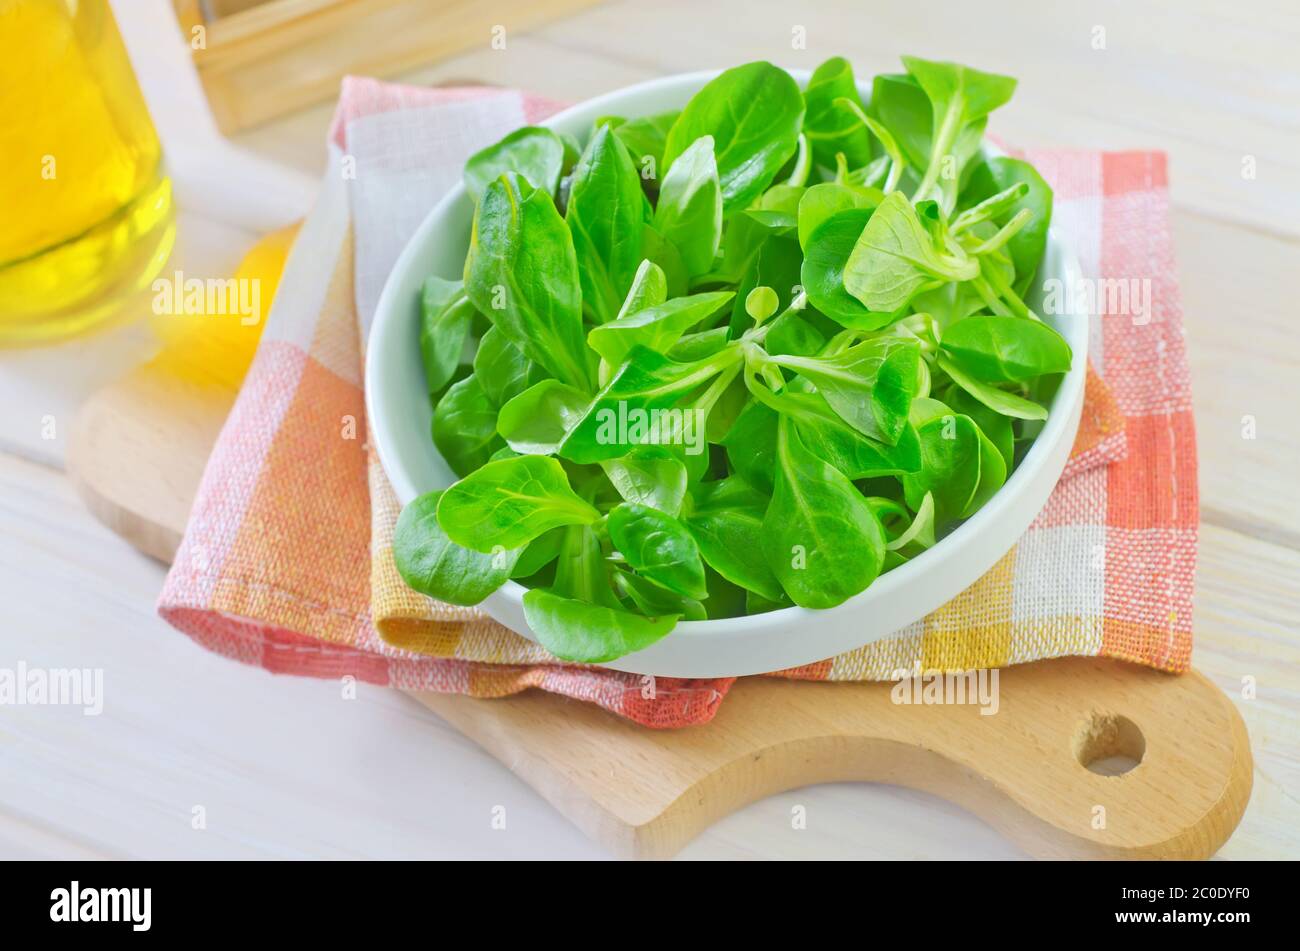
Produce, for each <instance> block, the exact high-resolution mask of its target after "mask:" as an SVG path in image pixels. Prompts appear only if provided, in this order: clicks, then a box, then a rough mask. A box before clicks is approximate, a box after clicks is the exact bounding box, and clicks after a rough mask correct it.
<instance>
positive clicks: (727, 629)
mask: <svg viewBox="0 0 1300 951" xmlns="http://www.w3.org/2000/svg"><path fill="white" fill-rule="evenodd" d="M779 68H782V69H784V70H785V71H786V72H787V73H789V74H790V75H791V76H792V77H793V78H794V79H795V81H796V82H798V83H799V84H800V87H801V88H802V87H804V86H805V85H806V83H807V82H808V80H809V78H810V76H811V71H810V70H807V69H792V68H787V67H779ZM721 72H723V70H721V69H709V70H697V71H693V72H688V73H673V74H670V75H667V76H659V77H655V78H652V79H648V80H645V81H643V82H639V83H634V84H632V85H629V86H623V87H620V88H619V89H615V90H611V91H610V92H606V93H602V94H601V95H599V96H595V97H593V98H591V99H586V100H583V101H582V102H578V103H575V104H574V105H572V106H569V107H568V108H566V109H563V110H561V111H560V112H557V113H555V114H554V115H552V116H549V117H547V118H546V119H544V120H542V121H540V122H538V123H536V124H537V125H540V126H543V127H546V128H555V127H557V126H559V127H562V126H564V125H567V124H569V123H571V122H573V121H575V120H583V121H586V122H588V123H589V122H590V121H591V120H592V119H594V117H596V116H599V115H602V114H606V113H611V112H613V113H616V114H617V108H614V109H611V107H618V106H620V105H621V104H623V103H624V102H625V101H626V100H627V99H629V98H634V97H636V96H637V95H639V94H649V93H654V92H658V91H663V90H665V89H668V90H670V91H675V90H677V89H679V88H690V87H692V86H694V88H696V89H698V88H699V87H701V86H703V85H704V84H705V83H707V82H708V81H709V80H710V79H712V78H714V77H715V76H717V75H718V74H719V73H721ZM857 85H858V89H859V93H860V94H861V95H864V96H867V97H869V96H870V92H871V84H870V82H868V83H866V84H865V85H864V83H863V82H862V81H858V83H857ZM584 117H586V118H584ZM981 149H982V151H984V152H985V153H986V154H989V155H993V156H997V155H1003V154H1005V152H1004V151H1003V150H1002V149H1000V148H998V147H997V146H996V145H995V144H994V143H992V142H990V141H989V140H988V139H985V140H984V142H983V143H982V145H981ZM464 195H465V184H464V182H463V181H459V182H457V183H456V184H455V185H454V186H452V187H451V188H450V189H449V190H448V191H447V193H446V194H445V195H444V196H443V197H442V198H441V199H440V200H439V201H437V202H436V203H435V204H434V205H433V207H432V208H430V210H429V212H428V213H427V214H426V215H425V217H424V219H423V220H422V221H421V223H420V225H419V227H417V228H416V230H415V231H414V232H413V233H412V235H411V237H410V239H409V240H408V241H407V243H406V245H405V247H403V249H402V251H401V253H400V254H399V255H398V257H397V260H396V261H395V262H394V264H393V267H392V270H391V271H390V272H389V274H388V277H387V278H386V280H385V282H384V287H383V290H382V292H381V293H380V296H379V300H378V302H377V304H376V306H375V313H374V319H373V321H372V324H371V327H370V330H369V332H368V334H367V347H366V358H365V374H364V389H365V403H366V413H367V417H368V418H369V419H370V420H371V432H372V434H373V437H374V443H375V449H376V451H377V453H378V456H379V461H380V465H381V466H382V468H383V470H384V473H385V475H386V476H387V478H388V479H389V482H390V483H391V484H392V486H393V491H394V493H395V494H396V495H397V498H398V501H399V502H400V503H401V504H402V505H406V504H407V503H408V502H409V501H410V500H411V499H412V498H415V497H416V496H418V495H419V494H421V491H420V489H419V488H418V487H417V486H416V485H415V484H414V480H413V479H412V478H411V476H410V474H409V473H408V472H407V471H406V470H405V469H404V468H403V467H402V466H401V465H399V464H398V463H399V459H398V458H397V447H396V446H395V445H393V444H392V442H390V440H389V439H387V438H386V432H385V430H384V428H383V427H382V426H379V425H376V421H377V420H380V419H383V418H385V416H384V415H383V414H385V413H387V412H390V411H392V410H393V409H400V408H399V407H390V406H389V405H388V404H389V401H388V399H387V398H386V397H385V396H384V395H383V388H382V387H381V386H380V385H379V374H380V367H379V363H380V361H379V359H378V358H377V357H376V356H375V354H376V353H377V352H380V351H381V348H380V347H378V346H376V345H375V343H376V338H377V337H378V336H379V335H380V333H381V330H380V327H381V324H385V323H386V322H388V321H392V320H396V319H397V315H398V313H399V306H398V302H397V301H395V300H394V299H393V298H395V297H396V294H397V291H396V285H397V283H398V276H399V275H402V274H404V273H405V272H407V271H409V270H410V269H411V268H412V267H414V266H416V265H417V264H418V260H417V259H418V256H419V251H420V249H421V248H422V246H423V245H424V244H425V242H426V241H427V240H428V238H429V232H431V231H433V230H434V226H435V224H436V223H437V222H438V220H439V219H440V218H441V217H442V216H443V215H444V214H446V212H447V209H449V208H450V207H451V206H453V205H454V204H455V203H457V202H459V201H461V200H462V198H463V197H464ZM1047 241H1048V248H1049V251H1050V250H1054V251H1055V253H1056V254H1057V255H1058V256H1059V259H1060V271H1061V272H1062V277H1063V282H1064V283H1065V285H1066V286H1067V287H1069V286H1074V284H1075V283H1077V281H1078V279H1079V278H1081V277H1082V269H1081V268H1080V265H1079V262H1078V258H1077V256H1076V255H1075V253H1074V251H1073V249H1072V248H1071V247H1070V246H1069V245H1068V244H1067V243H1065V242H1064V241H1062V240H1061V238H1060V233H1059V232H1058V230H1057V229H1056V227H1055V226H1050V227H1049V229H1048V239H1047ZM1056 316H1057V317H1058V318H1061V319H1064V320H1065V321H1067V322H1068V324H1070V325H1073V327H1074V331H1075V332H1074V333H1073V334H1072V335H1071V334H1069V333H1066V331H1065V329H1063V328H1058V329H1061V332H1062V334H1063V335H1064V336H1066V338H1067V340H1069V343H1070V346H1071V349H1072V350H1073V361H1072V363H1071V366H1070V369H1069V371H1068V372H1066V373H1065V374H1064V375H1063V377H1062V380H1061V384H1060V386H1058V388H1057V390H1056V392H1055V394H1053V397H1052V401H1051V403H1050V406H1049V413H1048V419H1047V422H1046V423H1045V424H1044V426H1043V429H1042V430H1041V431H1040V432H1039V433H1038V434H1037V436H1035V438H1034V441H1033V444H1032V445H1031V446H1030V447H1029V449H1028V451H1027V452H1026V453H1025V456H1024V458H1023V459H1021V460H1020V463H1019V465H1017V466H1016V468H1015V470H1014V471H1013V472H1012V473H1011V474H1010V476H1008V478H1007V480H1006V482H1004V483H1003V485H1002V486H1001V487H1000V488H999V489H998V491H997V492H996V493H994V495H993V496H992V497H991V498H990V499H989V500H988V501H987V502H986V503H985V504H984V506H983V507H982V508H980V510H979V511H978V512H976V513H975V514H974V515H972V516H971V517H970V518H968V519H965V520H964V521H962V522H961V523H960V524H959V525H957V526H956V527H955V528H954V529H953V530H952V531H950V532H949V533H948V534H947V535H945V536H944V537H943V538H941V539H939V540H938V541H937V542H936V543H935V545H934V546H933V547H931V548H929V549H927V550H925V551H924V552H922V553H921V554H919V555H917V556H916V557H914V558H911V559H909V560H908V561H906V562H904V563H903V564H901V565H899V566H897V567H895V568H891V569H890V570H889V571H886V572H884V573H882V574H881V575H879V576H878V577H877V578H876V579H875V580H874V581H873V582H872V583H871V584H870V585H869V586H868V587H867V588H865V589H864V590H862V591H860V592H859V593H858V594H856V595H854V596H853V597H851V598H849V599H848V600H846V601H844V602H843V603H842V604H840V605H837V606H836V607H835V608H832V609H829V610H834V611H839V610H843V609H851V608H852V607H854V606H862V605H863V604H865V603H868V602H870V601H871V600H879V599H884V598H888V597H889V596H890V595H891V594H892V593H893V592H894V591H895V590H896V589H898V588H901V587H903V586H905V585H908V584H909V583H912V582H913V581H914V580H915V579H916V577H917V576H919V575H922V574H924V573H927V572H929V571H930V570H931V568H932V566H935V565H937V564H938V562H939V560H940V559H943V558H947V557H949V556H951V555H952V554H953V553H955V552H956V550H957V549H958V547H959V546H961V547H965V546H967V545H969V544H970V543H971V542H972V541H973V540H974V539H976V538H978V536H979V534H980V533H981V532H982V531H983V530H984V528H985V527H986V526H988V525H991V524H993V523H994V522H995V521H996V520H998V519H999V518H1003V517H1005V516H1006V515H1007V514H1008V513H1009V512H1010V511H1011V510H1012V509H1013V508H1014V506H1016V505H1017V504H1019V502H1020V496H1021V495H1023V494H1024V493H1023V492H1022V491H1021V490H1022V489H1023V488H1024V487H1025V486H1026V485H1028V484H1029V483H1030V482H1031V481H1032V480H1033V479H1034V477H1035V475H1036V474H1037V471H1038V470H1039V469H1040V468H1041V467H1042V466H1043V465H1044V464H1045V463H1046V461H1047V457H1048V456H1049V454H1050V453H1051V450H1052V448H1053V446H1054V445H1055V444H1056V442H1057V441H1058V440H1060V439H1061V438H1063V435H1064V433H1063V431H1064V430H1065V429H1066V428H1067V427H1071V426H1073V427H1077V419H1076V418H1075V417H1076V414H1074V413H1072V412H1071V409H1072V408H1073V407H1074V405H1075V404H1076V403H1080V404H1081V402H1082V398H1083V390H1084V383H1085V377H1086V364H1087V344H1088V315H1087V314H1080V313H1075V312H1072V311H1067V312H1066V313H1063V314H1060V315H1056ZM1069 438H1070V439H1071V441H1073V433H1071V434H1070V437H1069ZM430 451H432V452H435V453H436V452H437V450H436V449H435V448H433V447H432V444H430ZM1058 480H1059V476H1058ZM426 491H427V490H426ZM1035 514H1037V513H1035ZM1013 544H1014V542H1013ZM1004 554H1005V552H999V553H998V555H997V557H996V558H993V559H991V560H990V561H989V565H988V567H992V565H993V564H995V563H996V561H997V558H1000V557H1002V555H1004ZM984 570H985V571H987V570H988V568H987V567H986V568H985V569H984ZM982 573H983V572H981V574H982ZM528 590H529V589H528V588H526V587H524V586H523V585H521V584H520V583H519V582H517V581H515V580H513V579H511V580H507V581H506V583H505V584H503V585H502V586H501V587H500V588H498V589H497V590H496V591H495V592H493V594H492V595H489V599H488V600H491V599H494V598H499V597H504V598H506V599H508V600H509V601H510V602H511V604H512V606H519V605H522V601H523V596H524V593H525V592H527V591H528ZM486 604H487V601H485V602H484V605H486ZM488 613H491V611H489V612H488ZM826 613H827V611H823V610H815V609H811V608H801V607H798V606H797V605H796V606H793V607H787V608H778V609H777V610H774V611H768V612H765V613H762V614H749V615H743V616H740V617H731V618H712V619H707V620H703V621H679V622H678V623H677V625H676V627H674V628H673V631H672V638H673V639H674V640H675V641H679V642H680V640H681V639H683V638H691V639H696V638H700V639H703V638H708V639H710V640H714V641H717V640H722V639H733V638H747V637H750V636H753V635H755V634H758V633H760V632H764V631H770V630H771V629H774V628H787V629H789V628H792V627H797V626H798V625H800V624H801V623H804V622H808V621H812V620H813V619H815V618H817V617H818V616H819V615H824V614H826ZM924 613H925V612H923V613H922V614H921V615H918V617H920V616H924ZM737 622H744V623H743V624H738V623H737ZM517 633H519V634H520V636H523V637H527V638H528V639H530V640H535V638H534V636H533V635H532V634H531V632H528V631H520V632H517ZM886 636H887V635H886ZM874 639H875V638H870V639H868V640H867V641H864V643H869V642H870V640H874ZM636 656H637V655H636V654H631V655H628V656H627V657H626V658H620V661H621V660H630V659H631V658H634V657H636ZM620 661H615V662H612V663H608V664H604V665H602V666H606V667H611V668H615V669H618V668H619V666H620ZM632 666H633V667H635V665H632ZM628 669H631V668H628Z"/></svg>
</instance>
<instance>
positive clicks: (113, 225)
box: [0, 0, 174, 344]
mask: <svg viewBox="0 0 1300 951" xmlns="http://www.w3.org/2000/svg"><path fill="white" fill-rule="evenodd" d="M173 237H174V219H173V210H172V194H171V182H170V181H169V180H168V178H167V177H166V174H165V173H164V170H163V163H162V152H161V149H160V147H159V143H158V136H157V134H156V133H155V131H154V127H153V123H152V122H151V121H150V118H149V112H148V110H147V109H146V107H145V104H144V99H143V97H142V96H141V94H140V87H139V85H138V84H137V83H136V79H135V74H134V73H133V72H132V71H131V64H130V62H129V60H128V59H127V55H126V50H125V49H124V48H123V45H122V39H121V36H120V35H119V34H118V30H117V24H116V23H115V22H114V20H113V14H112V12H111V11H110V10H109V8H108V3H107V0H0V344H24V343H39V342H43V341H48V340H53V339H57V338H61V337H66V336H70V335H72V334H75V333H79V332H81V331H83V330H87V329H89V328H91V327H94V326H98V325H100V324H103V323H104V322H106V321H108V320H110V319H112V318H113V317H114V316H115V313H116V312H118V311H119V310H120V309H121V308H120V304H121V303H122V301H123V300H124V298H126V297H128V296H129V295H131V294H133V293H134V292H136V291H138V290H139V289H140V288H142V287H144V286H147V285H148V284H149V282H150V281H151V280H152V279H153V277H154V275H155V274H157V273H158V271H159V269H160V268H161V267H162V266H163V264H164V263H165V262H166V260H167V256H168V254H170V252H171V246H172V241H173Z"/></svg>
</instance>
